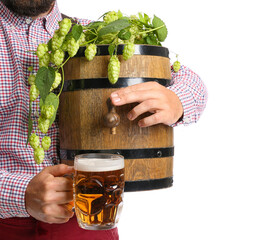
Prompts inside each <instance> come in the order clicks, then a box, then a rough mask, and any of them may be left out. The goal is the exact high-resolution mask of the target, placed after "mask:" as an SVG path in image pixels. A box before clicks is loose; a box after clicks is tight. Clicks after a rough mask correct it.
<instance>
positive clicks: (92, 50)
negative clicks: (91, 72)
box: [85, 44, 97, 61]
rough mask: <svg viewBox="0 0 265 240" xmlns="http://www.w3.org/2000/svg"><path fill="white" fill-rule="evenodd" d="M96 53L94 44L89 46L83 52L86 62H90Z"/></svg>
mask: <svg viewBox="0 0 265 240" xmlns="http://www.w3.org/2000/svg"><path fill="white" fill-rule="evenodd" d="M96 53H97V46H96V44H89V45H88V46H87V47H86V50H85V57H86V59H87V60H88V61H92V60H93V58H94V57H95V55H96Z"/></svg>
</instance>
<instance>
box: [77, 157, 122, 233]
mask: <svg viewBox="0 0 265 240" xmlns="http://www.w3.org/2000/svg"><path fill="white" fill-rule="evenodd" d="M74 165H75V175H74V203H75V213H76V216H77V220H78V223H79V226H80V227H81V228H84V229H90V230H99V229H110V228H114V227H115V226H116V224H117V223H118V220H119V216H120V213H121V210H122V205H123V192H124V159H123V157H122V156H120V155H114V154H82V155H78V156H76V157H75V163H74Z"/></svg>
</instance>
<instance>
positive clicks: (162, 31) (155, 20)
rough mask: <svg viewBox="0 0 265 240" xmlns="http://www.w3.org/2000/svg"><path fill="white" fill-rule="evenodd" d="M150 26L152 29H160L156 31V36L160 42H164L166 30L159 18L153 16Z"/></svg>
mask: <svg viewBox="0 0 265 240" xmlns="http://www.w3.org/2000/svg"><path fill="white" fill-rule="evenodd" d="M152 24H153V27H154V28H159V27H161V28H159V29H158V30H156V35H157V38H158V40H159V41H160V42H163V41H165V39H166V38H167V28H166V25H165V23H164V22H163V21H162V20H161V19H160V18H159V17H157V16H154V18H153V21H152Z"/></svg>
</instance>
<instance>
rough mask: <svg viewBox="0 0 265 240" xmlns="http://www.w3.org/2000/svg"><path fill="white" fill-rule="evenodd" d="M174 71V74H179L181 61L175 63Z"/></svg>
mask: <svg viewBox="0 0 265 240" xmlns="http://www.w3.org/2000/svg"><path fill="white" fill-rule="evenodd" d="M173 69H174V72H178V71H179V69H180V62H179V61H175V62H174V63H173Z"/></svg>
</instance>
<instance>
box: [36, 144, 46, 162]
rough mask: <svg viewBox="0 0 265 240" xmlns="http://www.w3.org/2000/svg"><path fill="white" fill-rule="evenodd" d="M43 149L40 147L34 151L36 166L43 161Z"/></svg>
mask: <svg viewBox="0 0 265 240" xmlns="http://www.w3.org/2000/svg"><path fill="white" fill-rule="evenodd" d="M44 156H45V153H44V149H43V148H42V147H37V148H36V149H34V160H35V162H36V163H37V164H41V163H42V162H43V160H44Z"/></svg>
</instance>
